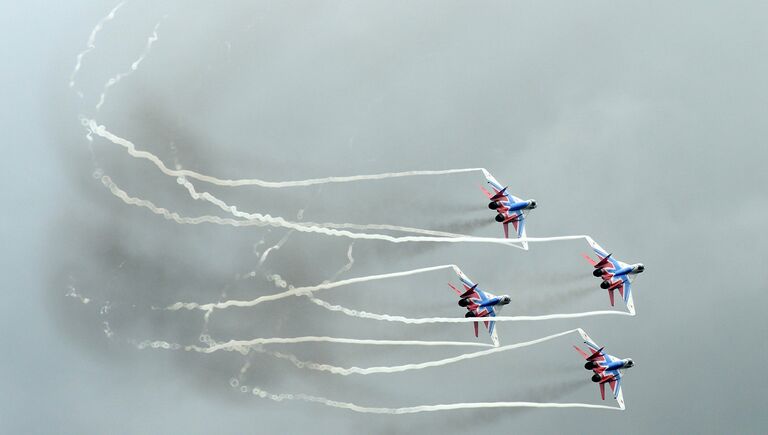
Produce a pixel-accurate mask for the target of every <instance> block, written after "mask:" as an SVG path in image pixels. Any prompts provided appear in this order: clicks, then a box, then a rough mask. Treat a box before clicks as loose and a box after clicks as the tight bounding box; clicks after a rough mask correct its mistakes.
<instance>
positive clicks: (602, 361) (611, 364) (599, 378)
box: [573, 329, 635, 409]
mask: <svg viewBox="0 0 768 435" xmlns="http://www.w3.org/2000/svg"><path fill="white" fill-rule="evenodd" d="M579 334H581V338H583V339H584V344H586V345H587V347H589V350H590V351H591V353H587V352H585V351H584V350H582V349H581V348H579V347H578V346H573V347H574V349H576V351H577V352H579V353H580V354H581V356H583V357H584V358H585V359H586V360H587V362H586V364H584V368H585V369H587V370H592V372H594V374H593V375H592V382H595V383H597V384H598V385H599V386H600V396H601V397H602V398H603V400H605V384H609V385H610V387H611V390H612V391H613V397H614V398H615V399H616V401H617V402H618V403H619V406H621V408H622V409H624V395H623V394H622V392H621V378H622V374H621V370H626V369H629V368H632V367H634V365H635V362H634V361H632V358H624V359H621V358H616V357H615V356H613V355H608V354H607V353H605V352H604V351H603V349H604V347H600V346H598V345H597V344H595V342H594V341H592V339H591V338H589V336H588V335H587V333H586V332H584V331H583V330H581V329H579Z"/></svg>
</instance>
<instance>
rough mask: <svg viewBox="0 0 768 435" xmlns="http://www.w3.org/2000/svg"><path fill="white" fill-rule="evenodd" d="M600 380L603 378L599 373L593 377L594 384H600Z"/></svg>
mask: <svg viewBox="0 0 768 435" xmlns="http://www.w3.org/2000/svg"><path fill="white" fill-rule="evenodd" d="M600 379H602V378H601V377H600V375H598V374H597V373H595V374H594V375H592V382H600Z"/></svg>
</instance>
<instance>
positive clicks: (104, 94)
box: [96, 17, 166, 111]
mask: <svg viewBox="0 0 768 435" xmlns="http://www.w3.org/2000/svg"><path fill="white" fill-rule="evenodd" d="M165 18H166V17H163V18H162V19H161V20H160V21H158V22H157V24H155V28H154V29H153V31H152V35H150V36H149V38H147V44H146V46H145V47H144V51H143V52H142V53H141V54H140V55H139V57H138V59H136V60H135V61H133V63H132V64H131V67H130V68H129V69H128V71H125V72H121V73H118V74H117V75H115V76H114V77H111V78H110V79H109V80H107V81H106V83H104V88H103V89H102V91H101V95H100V96H99V102H98V103H96V110H97V111H98V110H99V109H101V106H102V105H103V104H104V100H105V99H106V98H107V92H108V91H109V88H111V87H112V86H115V85H116V84H118V83H119V82H120V80H122V79H124V78H126V77H128V76H129V75H131V74H133V73H134V72H135V71H136V70H137V69H139V65H141V62H143V61H144V59H145V58H146V57H147V56H148V55H149V52H150V50H152V44H154V43H155V41H157V39H158V36H157V30H158V29H159V28H160V23H162V22H163V20H164V19H165Z"/></svg>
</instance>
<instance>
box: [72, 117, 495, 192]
mask: <svg viewBox="0 0 768 435" xmlns="http://www.w3.org/2000/svg"><path fill="white" fill-rule="evenodd" d="M81 122H82V123H83V125H84V126H85V127H87V128H88V129H89V130H90V131H91V132H92V133H93V134H96V135H97V136H100V137H102V138H104V139H106V140H108V141H110V142H112V143H113V144H115V145H120V146H122V147H124V148H125V149H126V150H127V151H128V154H130V155H131V156H132V157H135V158H137V159H146V160H149V161H150V162H152V163H154V164H155V166H157V168H158V169H160V171H162V172H163V173H164V174H166V175H169V176H172V177H188V178H193V179H195V180H200V181H204V182H206V183H211V184H215V185H217V186H225V187H238V186H259V187H269V188H282V187H306V186H314V185H317V184H328V183H348V182H351V181H362V180H383V179H387V178H402V177H414V176H424V175H448V174H461V173H465V172H477V171H481V172H483V173H487V171H486V170H485V169H483V168H462V169H444V170H428V171H405V172H386V173H381V174H367V175H350V176H343V177H325V178H311V179H308V180H296V181H265V180H259V179H257V178H247V179H239V180H229V179H222V178H217V177H212V176H209V175H205V174H201V173H199V172H195V171H191V170H188V169H178V170H177V169H170V168H169V167H167V166H166V165H165V163H163V161H162V160H160V159H159V158H158V157H157V156H156V155H154V154H152V153H150V152H148V151H139V150H137V149H136V145H134V144H133V143H132V142H131V141H129V140H127V139H124V138H122V137H120V136H117V135H115V134H114V133H112V132H110V131H109V130H107V128H106V127H105V126H104V125H99V124H98V123H97V122H96V121H95V120H93V119H88V118H83V119H82V120H81Z"/></svg>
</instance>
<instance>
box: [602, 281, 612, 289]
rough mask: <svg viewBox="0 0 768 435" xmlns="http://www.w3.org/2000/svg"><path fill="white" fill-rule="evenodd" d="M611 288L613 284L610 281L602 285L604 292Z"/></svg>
mask: <svg viewBox="0 0 768 435" xmlns="http://www.w3.org/2000/svg"><path fill="white" fill-rule="evenodd" d="M610 286H611V282H610V281H608V280H605V281H603V282H601V283H600V288H601V289H603V290H608V287H610Z"/></svg>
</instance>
